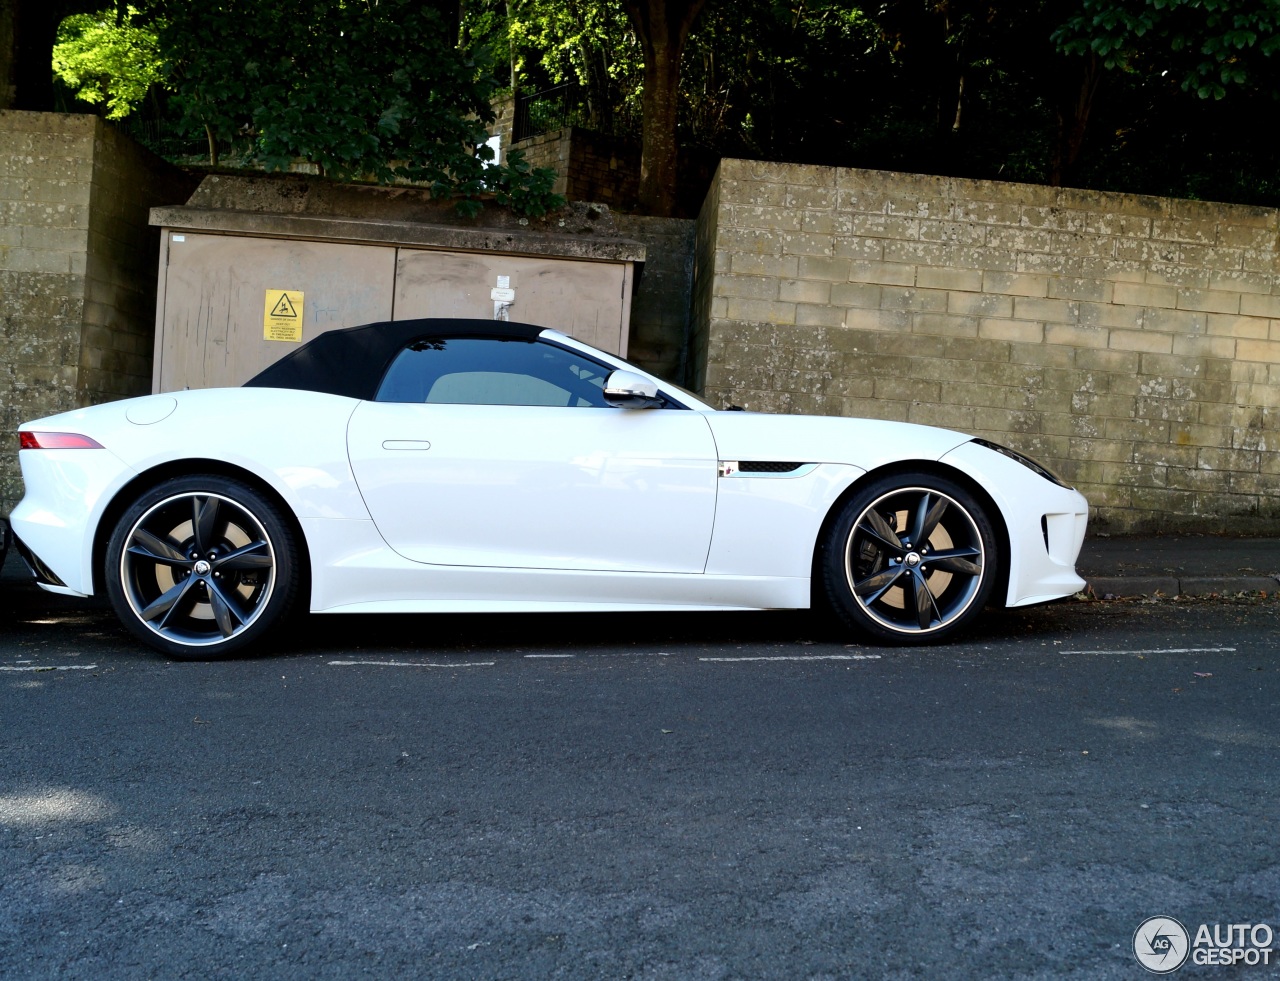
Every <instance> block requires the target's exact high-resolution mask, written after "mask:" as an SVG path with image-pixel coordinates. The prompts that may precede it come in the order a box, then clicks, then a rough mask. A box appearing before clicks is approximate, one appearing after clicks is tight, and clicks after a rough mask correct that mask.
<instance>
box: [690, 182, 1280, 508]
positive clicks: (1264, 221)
mask: <svg viewBox="0 0 1280 981" xmlns="http://www.w3.org/2000/svg"><path fill="white" fill-rule="evenodd" d="M1278 231H1280V221H1278V215H1277V212H1276V211H1274V210H1271V209H1261V208H1250V207H1243V206H1236V205H1222V204H1210V203H1205V202H1197V201H1181V200H1167V199H1157V198H1149V197H1136V196H1131V195H1122V194H1103V193H1095V192H1087V191H1078V190H1069V189H1054V188H1047V187H1038V186H1027V185H1015V184H1003V183H996V182H988V181H969V180H958V179H948V178H935V177H921V176H912V175H903V174H891V173H881V172H874V171H860V170H844V169H835V168H823V167H808V166H792V165H780V164H769V163H760V162H750V161H742V160H725V161H723V162H722V164H721V167H720V170H719V172H718V174H717V177H716V180H715V182H714V186H713V190H712V193H711V195H710V196H709V197H708V200H707V204H706V206H705V207H704V210H703V213H702V216H701V218H700V220H699V229H698V245H697V255H698V259H697V272H696V281H695V287H694V291H695V292H694V310H695V321H694V327H693V330H694V334H695V351H696V352H697V353H698V364H697V371H698V372H699V375H698V378H699V380H700V381H702V382H703V383H704V384H705V390H706V394H707V396H708V397H709V398H710V399H711V400H712V401H713V402H715V403H723V402H735V403H737V404H740V405H743V406H745V407H747V408H752V409H765V410H772V411H784V412H812V413H820V414H833V415H835V414H842V415H861V416H872V417H878V418H885V419H902V420H909V421H912V422H920V423H928V424H933V425H941V426H946V427H950V428H955V429H959V430H963V431H966V432H970V433H975V434H980V435H985V436H989V437H992V438H996V439H999V440H1002V441H1004V442H1007V443H1009V444H1010V445H1013V446H1015V447H1017V448H1019V449H1022V450H1024V451H1026V452H1029V453H1031V454H1033V455H1035V456H1038V457H1041V458H1043V459H1044V460H1045V462H1047V463H1049V464H1050V465H1052V466H1053V467H1054V468H1056V469H1057V470H1059V471H1060V472H1062V473H1063V474H1064V475H1065V476H1066V477H1067V478H1069V479H1070V480H1071V481H1072V482H1073V483H1075V484H1076V485H1077V486H1078V487H1080V489H1081V490H1082V491H1083V492H1084V493H1085V494H1086V495H1087V496H1088V497H1089V499H1090V501H1091V502H1092V504H1093V505H1094V511H1095V513H1094V526H1093V527H1094V529H1095V530H1103V529H1111V530H1116V531H1139V530H1153V529H1188V530H1204V531H1228V532H1232V531H1234V532H1268V533H1274V532H1280V495H1278V494H1277V493H1276V490H1277V486H1278V484H1277V479H1278V475H1280V245H1278V243H1277V233H1278Z"/></svg>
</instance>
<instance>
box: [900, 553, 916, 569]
mask: <svg viewBox="0 0 1280 981" xmlns="http://www.w3.org/2000/svg"><path fill="white" fill-rule="evenodd" d="M902 561H904V562H905V563H906V564H907V565H909V566H911V568H913V569H914V568H915V567H916V566H918V565H919V564H920V553H919V552H908V553H907V557H906V558H905V559H903V560H902Z"/></svg>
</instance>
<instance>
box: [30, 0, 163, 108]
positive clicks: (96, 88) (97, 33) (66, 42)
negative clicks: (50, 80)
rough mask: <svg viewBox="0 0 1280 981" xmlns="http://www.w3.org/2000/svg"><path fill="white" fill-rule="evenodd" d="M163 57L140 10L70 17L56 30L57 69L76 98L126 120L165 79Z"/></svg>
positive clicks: (115, 10) (55, 66) (54, 64)
mask: <svg viewBox="0 0 1280 981" xmlns="http://www.w3.org/2000/svg"><path fill="white" fill-rule="evenodd" d="M161 67H162V59H161V56H160V48H159V39H158V37H157V29H156V25H154V24H150V23H147V22H146V21H145V20H144V19H142V18H140V16H139V11H138V8H136V7H132V6H130V7H126V8H124V10H123V11H118V10H117V9H116V8H109V9H107V10H100V11H98V12H97V13H96V14H72V15H71V16H70V17H67V18H66V19H65V20H63V21H62V24H61V25H60V26H59V27H58V38H57V43H56V44H54V46H53V70H54V72H55V74H56V75H57V76H58V78H59V79H61V80H62V82H63V83H64V84H66V85H67V86H69V87H70V88H71V89H72V90H73V91H74V92H75V95H76V97H77V98H79V99H82V100H84V101H85V102H88V103H92V104H93V105H95V106H99V107H100V108H102V109H103V110H105V114H106V117H107V118H108V119H123V118H124V117H125V116H127V115H129V113H131V112H133V111H134V109H136V108H137V106H138V104H139V103H140V102H141V101H142V100H143V99H144V98H146V95H147V92H148V91H150V89H151V87H152V86H153V85H158V84H159V83H160V81H161V77H162V75H161Z"/></svg>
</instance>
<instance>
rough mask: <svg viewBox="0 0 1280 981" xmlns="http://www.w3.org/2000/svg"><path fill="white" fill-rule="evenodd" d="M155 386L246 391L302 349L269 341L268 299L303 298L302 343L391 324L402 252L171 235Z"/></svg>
mask: <svg viewBox="0 0 1280 981" xmlns="http://www.w3.org/2000/svg"><path fill="white" fill-rule="evenodd" d="M161 247H162V248H163V249H164V250H165V255H166V256H167V261H166V263H165V265H164V266H163V268H162V270H161V273H162V277H161V289H162V291H163V292H162V297H161V305H160V316H159V318H158V319H159V322H158V323H157V326H156V359H155V369H154V376H153V387H154V388H155V390H156V391H159V392H172V391H176V390H180V389H183V388H217V387H223V386H234V385H240V384H242V383H243V382H245V381H247V380H248V379H250V378H252V377H253V376H254V375H256V374H257V373H258V372H260V371H261V370H262V369H263V368H265V367H267V365H269V364H271V363H273V362H275V361H277V360H279V359H280V358H282V357H284V356H285V355H286V354H288V353H289V352H291V351H294V350H296V349H297V348H298V343H300V342H293V341H269V340H266V339H264V337H263V314H264V312H265V311H264V306H265V300H266V291H267V290H291V291H294V290H296V291H298V292H301V293H302V294H303V305H302V314H301V318H300V319H301V321H302V323H301V326H302V341H303V342H305V341H309V340H311V339H312V338H313V337H315V336H317V335H318V334H322V333H324V332H325V331H326V330H332V329H334V328H335V327H356V326H358V325H360V324H369V323H375V322H377V321H379V320H390V319H391V297H392V293H393V290H394V286H395V261H396V250H395V249H394V248H392V247H390V246H372V245H343V244H336V243H332V242H301V241H293V240H272V239H262V238H248V237H246V236H240V235H208V234H201V233H198V232H172V231H170V232H166V234H165V238H164V240H163V241H162V242H161Z"/></svg>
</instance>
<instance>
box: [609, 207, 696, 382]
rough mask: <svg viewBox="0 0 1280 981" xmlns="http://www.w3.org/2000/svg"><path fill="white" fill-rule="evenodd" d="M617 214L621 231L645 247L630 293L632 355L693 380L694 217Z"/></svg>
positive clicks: (678, 378) (667, 374) (661, 372)
mask: <svg viewBox="0 0 1280 981" xmlns="http://www.w3.org/2000/svg"><path fill="white" fill-rule="evenodd" d="M613 219H614V223H615V224H616V226H617V228H618V231H619V233H620V234H622V235H623V236H625V237H626V238H630V239H635V240H636V241H637V242H640V243H641V244H642V245H644V247H645V263H644V269H643V271H642V272H641V274H640V277H639V281H638V282H637V283H636V287H635V291H634V292H633V293H632V297H631V342H630V346H629V347H628V348H627V358H628V360H630V361H634V362H635V363H636V364H638V365H640V367H642V368H644V369H645V370H646V371H651V372H653V373H654V374H655V375H658V376H659V377H661V378H666V379H668V380H669V381H673V382H675V383H676V384H678V385H688V384H689V383H690V380H691V379H690V378H689V370H690V362H689V335H690V311H689V293H690V290H691V289H692V285H693V249H694V223H693V222H692V221H689V220H688V219H684V218H648V217H643V216H639V215H622V214H615V215H614V216H613Z"/></svg>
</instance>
